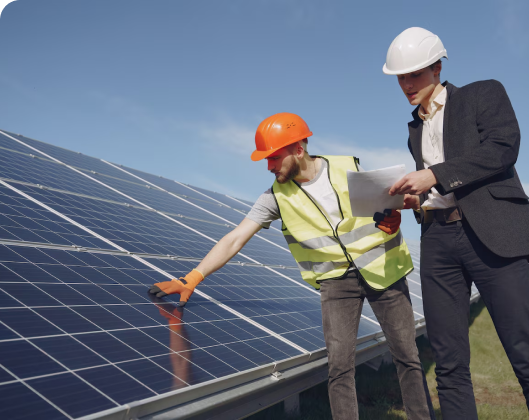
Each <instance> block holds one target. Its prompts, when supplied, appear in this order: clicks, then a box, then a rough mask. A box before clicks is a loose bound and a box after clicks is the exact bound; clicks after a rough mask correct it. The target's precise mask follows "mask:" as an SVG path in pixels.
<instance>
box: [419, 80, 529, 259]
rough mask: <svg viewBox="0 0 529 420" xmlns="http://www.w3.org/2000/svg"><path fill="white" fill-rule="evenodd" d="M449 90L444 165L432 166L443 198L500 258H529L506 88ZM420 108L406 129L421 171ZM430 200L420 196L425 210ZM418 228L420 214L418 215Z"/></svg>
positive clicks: (526, 205) (492, 84)
mask: <svg viewBox="0 0 529 420" xmlns="http://www.w3.org/2000/svg"><path fill="white" fill-rule="evenodd" d="M443 85H444V86H446V89H447V100H446V105H445V110H444V123H443V145H444V154H445V162H443V163H439V164H437V165H433V166H431V167H430V169H431V170H432V171H433V173H434V174H435V176H436V178H437V181H438V184H437V185H435V188H436V189H437V190H438V191H439V193H440V194H441V195H446V194H448V193H454V195H455V197H456V199H457V202H458V204H459V206H460V207H461V209H462V211H463V215H464V217H465V218H466V219H467V221H468V223H469V224H470V226H471V227H472V229H473V230H474V232H475V233H476V235H477V236H478V238H479V239H480V240H481V242H483V244H485V246H486V247H487V248H488V249H490V250H491V251H492V252H493V253H495V254H497V255H499V256H502V257H519V256H527V255H529V200H528V197H527V195H526V194H525V193H524V190H523V187H522V184H521V182H520V180H519V178H518V175H517V173H516V169H515V168H514V164H515V162H516V159H517V158H518V150H519V148H520V128H519V126H518V121H517V120H516V115H515V114H514V110H513V108H512V105H511V102H510V100H509V97H508V96H507V92H506V91H505V88H504V87H503V85H502V84H501V83H500V82H498V81H496V80H486V81H481V82H475V83H471V84H469V85H466V86H463V87H461V88H457V87H455V86H454V85H452V84H450V83H448V82H445V83H443ZM418 112H419V107H417V108H416V109H415V110H414V111H413V112H412V115H413V121H411V122H410V123H408V127H409V132H410V137H409V139H408V147H409V149H410V152H411V154H412V155H413V157H414V159H415V163H416V166H417V170H418V171H419V170H421V169H424V164H423V161H422V145H421V143H422V126H423V125H422V120H421V118H420V117H419V114H418ZM425 199H426V195H425V194H423V195H421V204H422V203H423V202H424V200H425ZM417 219H418V222H421V220H422V214H421V215H420V216H419V215H418V214H417Z"/></svg>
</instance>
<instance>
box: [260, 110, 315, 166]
mask: <svg viewBox="0 0 529 420" xmlns="http://www.w3.org/2000/svg"><path fill="white" fill-rule="evenodd" d="M310 136H312V131H310V130H309V126H308V125H307V123H306V122H305V121H303V119H302V118H301V117H300V116H299V115H296V114H291V113H289V112H280V113H279V114H275V115H272V116H271V117H268V118H266V119H265V120H264V121H263V122H262V123H261V124H259V127H257V131H256V132H255V151H254V152H253V153H252V160H253V161H258V160H261V159H264V158H266V157H268V156H270V155H271V154H272V153H274V152H276V151H277V150H279V149H282V148H283V147H285V146H288V145H289V144H292V143H295V142H297V141H300V140H303V139H305V138H307V137H310Z"/></svg>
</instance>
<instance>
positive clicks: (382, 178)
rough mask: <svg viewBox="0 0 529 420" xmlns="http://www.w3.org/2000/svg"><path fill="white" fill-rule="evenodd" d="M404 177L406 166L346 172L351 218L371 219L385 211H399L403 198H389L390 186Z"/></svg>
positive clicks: (401, 196) (399, 196)
mask: <svg viewBox="0 0 529 420" xmlns="http://www.w3.org/2000/svg"><path fill="white" fill-rule="evenodd" d="M404 175H406V165H397V166H391V167H389V168H383V169H377V170H374V171H364V172H353V171H347V183H348V185H349V199H350V200H351V210H352V212H353V216H358V217H373V215H374V214H375V213H376V212H383V211H384V210H385V209H401V208H402V207H403V205H404V196H403V195H396V196H393V197H392V196H390V195H389V194H388V192H389V189H390V188H391V186H392V185H393V184H394V183H395V182H397V181H398V180H399V179H401V178H402V177H403V176H404Z"/></svg>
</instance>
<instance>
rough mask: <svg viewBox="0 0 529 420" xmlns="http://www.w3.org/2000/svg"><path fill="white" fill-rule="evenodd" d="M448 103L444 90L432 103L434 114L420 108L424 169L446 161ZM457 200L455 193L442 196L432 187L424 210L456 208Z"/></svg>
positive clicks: (424, 204) (423, 206)
mask: <svg viewBox="0 0 529 420" xmlns="http://www.w3.org/2000/svg"><path fill="white" fill-rule="evenodd" d="M445 103H446V88H444V89H443V90H442V91H441V92H439V94H438V95H437V96H436V97H435V98H434V100H433V101H432V104H431V107H432V112H431V113H429V114H426V113H424V109H423V108H422V106H421V108H419V117H421V119H422V121H423V122H422V161H423V162H424V168H425V169H428V168H429V167H430V166H432V165H435V164H437V163H442V162H444V161H445V154H444V149H443V121H444V110H445ZM455 205H456V200H455V197H454V194H453V193H450V194H447V195H445V196H442V195H441V194H439V192H438V191H437V190H436V189H435V187H432V189H431V191H430V193H429V194H428V199H427V200H426V201H425V202H424V203H423V205H422V208H423V209H424V210H433V209H447V208H449V207H454V206H455Z"/></svg>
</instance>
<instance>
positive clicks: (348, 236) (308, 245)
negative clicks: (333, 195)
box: [285, 222, 380, 249]
mask: <svg viewBox="0 0 529 420" xmlns="http://www.w3.org/2000/svg"><path fill="white" fill-rule="evenodd" d="M379 232H380V229H379V228H377V227H375V222H373V223H371V224H369V225H364V226H360V227H359V228H357V229H355V230H352V231H351V232H347V233H344V234H343V235H340V236H339V238H340V242H341V243H342V244H344V245H349V244H352V243H353V242H356V241H358V240H359V239H362V238H363V237H364V236H369V235H372V234H373V233H379ZM285 239H286V241H287V243H288V244H299V245H300V246H301V247H302V248H305V249H318V248H323V247H326V246H332V245H336V244H338V243H339V242H338V240H337V239H336V238H335V237H334V236H320V237H319V238H314V239H307V240H305V241H301V242H298V241H296V238H294V237H293V236H292V235H285Z"/></svg>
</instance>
